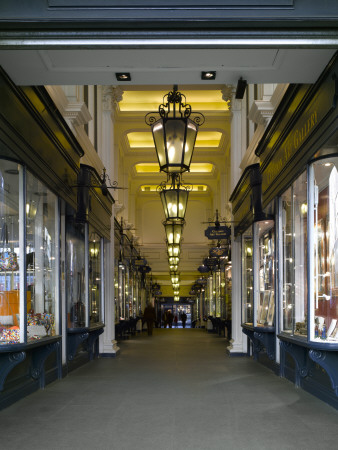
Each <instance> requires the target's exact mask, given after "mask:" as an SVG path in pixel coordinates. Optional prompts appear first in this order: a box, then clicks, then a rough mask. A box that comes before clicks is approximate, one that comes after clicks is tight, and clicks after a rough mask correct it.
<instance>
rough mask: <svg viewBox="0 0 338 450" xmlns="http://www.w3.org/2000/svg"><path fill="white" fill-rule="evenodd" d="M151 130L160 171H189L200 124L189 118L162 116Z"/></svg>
mask: <svg viewBox="0 0 338 450" xmlns="http://www.w3.org/2000/svg"><path fill="white" fill-rule="evenodd" d="M151 131H152V134H153V138H154V144H155V149H156V155H157V159H158V162H159V165H160V171H162V172H167V173H172V172H175V173H178V172H179V173H183V172H186V171H189V167H190V163H191V158H192V154H193V151H194V146H195V141H196V136H197V132H198V125H197V124H196V123H195V122H193V121H192V120H191V119H188V118H161V119H159V120H158V121H157V122H155V123H154V124H153V125H152V126H151Z"/></svg>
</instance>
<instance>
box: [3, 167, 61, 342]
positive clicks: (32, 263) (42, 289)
mask: <svg viewBox="0 0 338 450" xmlns="http://www.w3.org/2000/svg"><path fill="white" fill-rule="evenodd" d="M25 180H26V183H25ZM0 228H1V243H0V343H1V344H13V343H19V342H21V343H24V342H25V341H27V342H32V341H35V340H37V339H42V338H45V337H48V336H54V335H56V334H58V333H59V329H58V321H57V318H58V315H59V314H58V304H59V302H58V299H59V271H58V267H59V263H58V261H59V210H58V199H57V197H56V196H55V195H54V194H53V193H52V192H51V191H50V190H49V189H47V188H46V186H45V185H44V184H43V183H41V182H40V181H39V180H38V179H37V178H36V177H35V176H33V175H32V174H31V173H30V172H28V171H25V169H24V168H23V166H21V165H20V164H17V163H15V162H13V161H6V160H1V166H0ZM24 253H25V254H26V257H25V262H26V264H25V265H23V261H24V259H23V258H22V257H21V255H23V254H24ZM24 286H25V287H26V289H23V287H24ZM25 294H26V295H25ZM26 324H27V328H25V325H26Z"/></svg>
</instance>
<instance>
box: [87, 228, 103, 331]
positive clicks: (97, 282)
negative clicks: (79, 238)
mask: <svg viewBox="0 0 338 450" xmlns="http://www.w3.org/2000/svg"><path fill="white" fill-rule="evenodd" d="M102 247H103V246H102V238H101V236H100V235H99V234H98V233H96V232H95V231H94V229H93V228H92V227H91V226H89V321H90V324H97V323H100V322H102V267H101V266H102V264H101V263H102V258H101V256H102Z"/></svg>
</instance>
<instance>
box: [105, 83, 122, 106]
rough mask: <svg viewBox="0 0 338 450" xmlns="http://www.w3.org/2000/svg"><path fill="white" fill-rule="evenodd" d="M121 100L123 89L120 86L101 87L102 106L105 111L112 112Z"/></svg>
mask: <svg viewBox="0 0 338 450" xmlns="http://www.w3.org/2000/svg"><path fill="white" fill-rule="evenodd" d="M122 99H123V89H122V88H121V87H120V86H103V89H102V105H103V109H104V110H105V111H112V110H113V109H114V108H115V105H117V104H118V103H119V102H120V101H121V100H122Z"/></svg>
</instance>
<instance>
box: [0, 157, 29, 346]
mask: <svg viewBox="0 0 338 450" xmlns="http://www.w3.org/2000/svg"><path fill="white" fill-rule="evenodd" d="M22 184H23V167H22V166H20V165H19V164H17V163H14V162H12V161H6V160H1V166H0V196H1V197H0V224H1V242H0V343H1V344H12V343H18V342H23V334H22V331H23V328H24V326H23V320H22V318H23V314H24V310H23V309H24V308H23V303H22V301H21V297H22V295H23V294H22V292H21V290H22V285H20V281H21V280H20V273H19V268H20V266H21V261H20V243H19V223H20V219H21V220H22V219H23V217H22V215H23V213H22V211H23V209H22V207H23V203H22V202H23V189H20V185H22ZM20 212H21V215H20ZM30 308H31V303H30V298H29V304H28V305H27V310H29V309H30Z"/></svg>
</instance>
